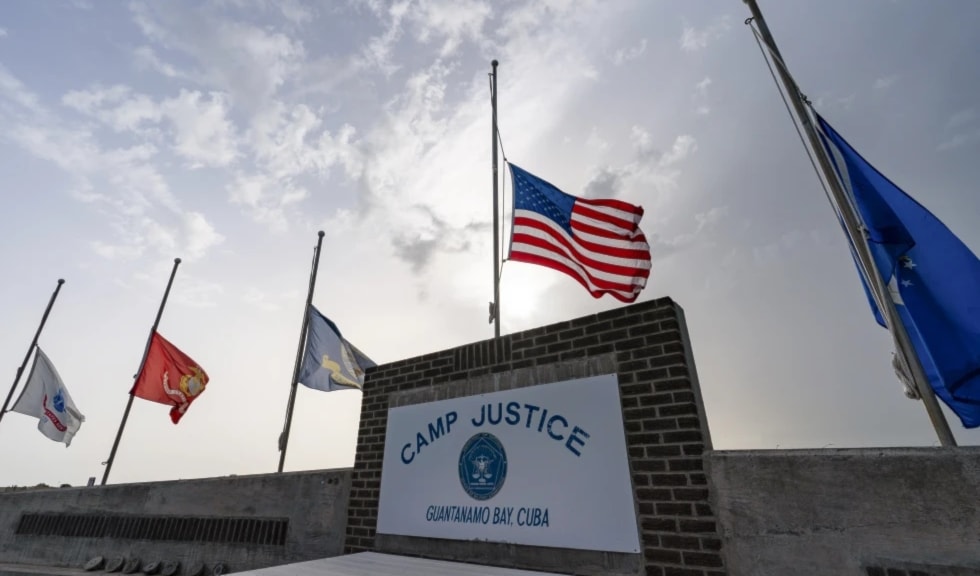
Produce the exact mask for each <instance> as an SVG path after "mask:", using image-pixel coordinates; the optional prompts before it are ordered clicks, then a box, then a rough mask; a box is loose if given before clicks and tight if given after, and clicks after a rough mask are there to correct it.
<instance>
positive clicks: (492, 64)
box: [490, 60, 499, 68]
mask: <svg viewBox="0 0 980 576" xmlns="http://www.w3.org/2000/svg"><path fill="white" fill-rule="evenodd" d="M497 64H499V62H497V61H496V60H493V61H491V62H490V65H491V66H493V67H494V68H496V67H497Z"/></svg>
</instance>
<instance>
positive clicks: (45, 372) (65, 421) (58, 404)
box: [10, 346, 85, 446]
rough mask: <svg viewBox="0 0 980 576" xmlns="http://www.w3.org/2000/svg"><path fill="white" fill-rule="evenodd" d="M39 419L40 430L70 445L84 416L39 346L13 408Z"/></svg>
mask: <svg viewBox="0 0 980 576" xmlns="http://www.w3.org/2000/svg"><path fill="white" fill-rule="evenodd" d="M10 410H11V412H20V413H21V414H26V415H28V416H33V417H34V418H37V419H38V423H37V429H38V430H40V431H41V434H44V435H45V436H47V437H48V438H50V439H52V440H54V441H55V442H64V443H65V446H71V439H72V437H73V436H74V435H75V434H76V433H77V432H78V429H79V428H80V427H81V425H82V422H84V421H85V416H83V415H82V413H81V412H79V411H78V408H76V407H75V403H74V402H73V401H72V399H71V395H69V394H68V389H67V388H65V383H64V382H62V381H61V376H59V375H58V371H57V370H55V369H54V366H53V365H52V364H51V361H50V360H48V357H47V355H46V354H45V353H44V352H43V351H41V347H40V346H38V348H37V354H35V355H34V364H33V365H31V375H30V376H28V377H27V385H26V386H25V387H24V390H23V392H21V393H20V398H18V399H17V403H16V404H14V407H13V408H11V409H10Z"/></svg>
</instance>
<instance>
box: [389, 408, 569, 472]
mask: <svg viewBox="0 0 980 576" xmlns="http://www.w3.org/2000/svg"><path fill="white" fill-rule="evenodd" d="M464 417H467V418H469V423H470V424H472V425H473V427H474V428H488V429H489V428H492V427H498V426H512V427H514V428H518V429H526V430H528V431H529V432H530V433H532V434H547V435H548V437H549V438H551V439H552V440H554V441H555V443H556V444H558V445H560V446H564V447H565V448H566V449H567V450H568V451H569V452H571V453H572V454H573V455H575V456H576V457H579V456H581V455H582V452H581V450H582V449H584V448H585V446H586V442H587V441H588V439H589V433H588V432H586V431H585V430H583V429H582V428H581V427H579V426H577V425H575V424H574V423H572V422H569V421H568V418H565V417H564V416H562V415H561V414H559V413H557V412H552V411H549V410H548V408H547V407H542V406H535V405H534V404H527V403H523V404H522V403H520V402H490V403H487V404H482V405H481V406H480V411H479V412H478V413H474V414H465V415H464ZM459 418H460V415H459V413H458V412H456V411H455V410H453V411H451V412H447V413H446V414H445V415H443V416H439V417H438V418H436V419H435V421H434V422H429V423H428V425H427V426H426V429H424V430H419V431H418V432H417V433H416V434H415V438H414V439H411V440H410V441H408V442H406V443H405V444H404V445H403V446H402V449H401V459H402V463H404V464H411V463H412V462H414V461H415V459H416V457H417V456H419V455H421V454H422V453H423V452H424V451H425V447H426V446H428V445H430V444H432V443H433V442H436V441H438V440H439V439H440V438H442V437H444V436H448V435H449V434H452V433H453V431H454V430H456V429H457V428H458V427H459V426H458V424H457V423H458V422H459ZM454 426H456V427H455V428H454Z"/></svg>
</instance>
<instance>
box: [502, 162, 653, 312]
mask: <svg viewBox="0 0 980 576" xmlns="http://www.w3.org/2000/svg"><path fill="white" fill-rule="evenodd" d="M510 171H511V176H512V179H513V182H514V220H513V226H512V238H511V248H510V257H509V259H510V260H514V261H517V262H527V263H529V264H538V265H540V266H547V267H548V268H552V269H554V270H558V271H559V272H564V273H565V274H568V275H569V276H571V277H572V278H575V279H576V280H578V281H579V283H581V284H582V286H584V287H585V289H586V290H588V291H589V293H590V294H592V296H593V297H595V298H600V297H601V296H603V295H604V294H611V295H612V296H613V297H614V298H616V299H618V300H620V301H622V302H633V301H634V300H636V298H637V296H639V294H640V291H642V290H643V288H644V287H645V286H646V283H647V277H648V276H649V275H650V245H649V244H647V239H646V237H645V236H644V235H643V231H641V230H640V227H639V223H640V219H641V218H642V217H643V208H641V207H639V206H634V205H632V204H630V203H628V202H622V201H620V200H612V199H587V198H578V197H575V196H572V195H570V194H566V193H564V192H562V191H561V190H559V189H558V188H556V187H555V186H554V185H552V184H550V183H549V182H546V181H544V180H542V179H540V178H538V177H537V176H534V175H533V174H530V173H528V172H526V171H524V170H522V169H521V168H519V167H517V166H515V165H513V164H510Z"/></svg>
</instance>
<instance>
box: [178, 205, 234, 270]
mask: <svg viewBox="0 0 980 576" xmlns="http://www.w3.org/2000/svg"><path fill="white" fill-rule="evenodd" d="M183 238H184V252H185V253H186V255H187V256H186V257H187V258H188V259H192V260H196V259H199V258H203V257H204V255H205V254H206V253H207V252H208V250H210V249H211V248H212V247H214V246H217V245H218V244H221V243H222V242H224V240H225V237H224V236H222V235H221V234H218V233H217V232H216V231H215V229H214V226H212V225H211V223H210V222H208V221H207V219H206V218H205V217H204V214H201V213H200V212H187V213H186V214H184V234H183Z"/></svg>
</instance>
